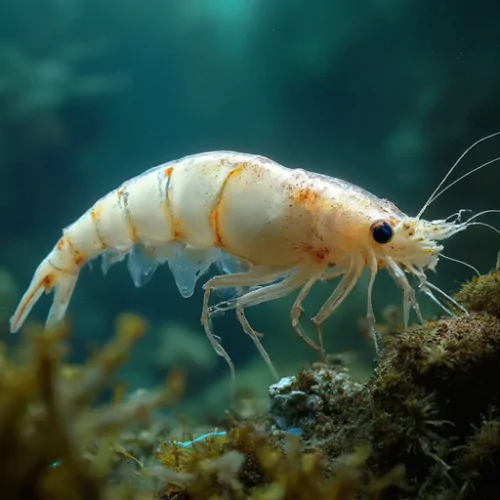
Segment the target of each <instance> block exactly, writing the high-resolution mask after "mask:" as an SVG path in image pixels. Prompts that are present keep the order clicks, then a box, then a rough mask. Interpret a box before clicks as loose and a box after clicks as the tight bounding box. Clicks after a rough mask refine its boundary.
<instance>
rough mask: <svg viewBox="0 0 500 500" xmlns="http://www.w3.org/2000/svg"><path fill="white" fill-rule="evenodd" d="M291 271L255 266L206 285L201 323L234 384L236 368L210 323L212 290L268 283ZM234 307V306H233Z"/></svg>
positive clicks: (210, 280) (214, 278) (210, 281)
mask: <svg viewBox="0 0 500 500" xmlns="http://www.w3.org/2000/svg"><path fill="white" fill-rule="evenodd" d="M288 272H289V271H287V270H283V269H279V270H276V269H274V268H269V267H259V268H253V269H251V270H250V271H248V272H246V273H235V274H230V275H226V276H214V277H213V278H211V279H209V280H208V281H207V282H206V283H205V284H204V285H203V288H204V289H205V293H204V295H203V310H202V314H201V324H202V325H203V328H204V330H205V334H206V335H207V337H208V340H209V342H210V344H212V347H213V348H214V350H215V352H216V353H217V354H218V355H219V356H221V357H222V358H224V360H225V361H226V363H227V364H228V366H229V369H230V371H231V381H232V383H233V384H234V380H235V369H234V364H233V362H232V360H231V357H230V356H229V354H228V353H227V351H226V350H225V349H224V348H223V347H222V345H221V343H220V337H217V336H216V335H214V334H213V333H212V328H211V324H210V314H211V311H210V310H209V306H208V304H209V301H210V295H211V292H212V291H213V290H214V289H217V288H226V287H235V286H236V287H237V286H252V285H262V284H266V283H271V282H273V281H275V280H276V279H278V278H280V277H282V276H283V275H284V274H285V273H288ZM232 308H234V306H233V307H232Z"/></svg>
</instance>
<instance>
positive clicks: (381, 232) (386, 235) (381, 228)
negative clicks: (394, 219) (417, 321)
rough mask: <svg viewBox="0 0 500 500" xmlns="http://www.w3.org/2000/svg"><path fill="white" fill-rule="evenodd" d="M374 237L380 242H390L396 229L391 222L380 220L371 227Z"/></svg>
mask: <svg viewBox="0 0 500 500" xmlns="http://www.w3.org/2000/svg"><path fill="white" fill-rule="evenodd" d="M370 229H371V232H372V237H373V239H374V240H375V241H376V242H377V243H380V244H382V245H383V244H384V243H389V241H391V239H392V236H393V234H394V231H393V230H392V227H391V225H390V224H389V223H387V222H385V221H379V222H375V223H374V224H372V227H371V228H370Z"/></svg>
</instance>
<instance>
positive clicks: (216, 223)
mask: <svg viewBox="0 0 500 500" xmlns="http://www.w3.org/2000/svg"><path fill="white" fill-rule="evenodd" d="M246 166H247V163H240V164H239V165H238V166H237V167H236V168H235V169H234V170H231V172H229V173H228V174H227V176H226V178H225V179H224V182H223V183H222V185H221V187H220V190H219V195H218V196H217V199H216V200H215V205H214V207H213V208H212V210H211V212H210V225H211V226H212V230H213V233H214V242H213V245H214V247H221V248H222V247H224V241H223V238H222V229H221V227H220V220H219V219H220V208H221V203H222V197H223V196H224V190H225V189H226V186H227V183H228V182H229V179H231V178H232V177H233V176H235V175H239V174H241V172H242V171H243V169H244V168H245V167H246Z"/></svg>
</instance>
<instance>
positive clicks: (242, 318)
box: [236, 306, 279, 381]
mask: <svg viewBox="0 0 500 500" xmlns="http://www.w3.org/2000/svg"><path fill="white" fill-rule="evenodd" d="M236 316H237V318H238V321H239V322H240V325H241V326H242V328H243V331H244V332H245V333H246V334H247V335H248V336H249V337H250V338H251V339H252V340H253V343H254V344H255V346H256V347H257V349H258V351H259V352H260V355H261V356H262V358H263V359H264V361H265V362H266V365H267V367H268V368H269V371H270V372H271V375H272V376H273V377H274V379H275V380H276V381H278V380H279V376H278V372H277V371H276V368H275V367H274V365H273V362H272V361H271V358H270V357H269V354H268V353H267V351H266V350H265V349H264V346H263V345H262V343H261V341H260V339H259V337H262V334H261V333H258V332H256V331H255V330H254V329H253V328H252V326H251V325H250V323H249V322H248V319H247V317H246V315H245V310H244V308H243V307H241V306H237V307H236Z"/></svg>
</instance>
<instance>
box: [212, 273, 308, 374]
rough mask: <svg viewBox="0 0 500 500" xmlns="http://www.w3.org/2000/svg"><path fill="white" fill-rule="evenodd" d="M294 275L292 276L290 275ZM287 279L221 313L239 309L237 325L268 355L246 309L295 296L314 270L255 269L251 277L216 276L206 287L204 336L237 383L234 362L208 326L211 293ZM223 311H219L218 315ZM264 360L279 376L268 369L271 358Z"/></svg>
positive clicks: (228, 305) (237, 275) (225, 307)
mask: <svg viewBox="0 0 500 500" xmlns="http://www.w3.org/2000/svg"><path fill="white" fill-rule="evenodd" d="M290 273H292V274H290ZM286 275H288V276H287V277H286V278H285V279H284V280H283V281H281V282H279V283H274V284H271V285H268V286H265V287H262V288H259V289H257V290H253V291H251V292H248V293H246V294H245V295H243V296H241V297H239V298H237V299H235V300H234V301H229V302H226V303H224V306H223V309H222V310H229V309H234V308H236V309H237V310H238V309H239V310H240V312H239V313H238V312H237V317H238V321H239V322H240V324H241V326H242V328H243V330H244V331H245V333H247V335H249V336H250V337H251V338H252V340H253V341H254V343H255V344H256V345H257V348H258V349H259V351H260V352H261V354H262V353H263V352H265V350H264V347H263V346H262V344H261V343H260V340H259V334H258V333H257V332H256V331H255V330H254V329H253V328H252V327H251V326H250V324H249V322H248V320H247V319H246V317H245V315H244V314H243V313H242V311H243V310H244V309H245V308H246V307H250V306H254V305H257V304H260V303H262V302H268V301H270V300H274V299H278V298H280V297H284V296H285V295H288V294H289V293H291V292H293V291H294V290H296V289H297V288H299V287H300V286H301V285H302V284H304V282H305V281H307V279H308V278H310V277H311V270H310V269H309V268H305V269H297V268H296V271H295V272H294V269H293V268H292V269H285V270H283V269H281V270H278V271H276V270H275V269H272V268H271V269H270V268H254V269H253V270H251V271H250V272H248V273H237V274H232V275H229V276H215V277H214V278H212V279H210V280H209V281H207V283H206V284H205V295H204V301H203V313H202V324H203V326H204V328H205V333H206V334H207V336H208V338H209V340H210V342H211V344H212V346H213V347H214V349H215V350H216V352H217V353H218V354H219V355H220V356H222V357H223V358H224V359H225V360H226V362H227V363H228V365H229V367H230V369H231V377H232V379H234V365H233V363H232V361H231V358H230V357H229V355H228V354H227V352H226V351H225V350H224V349H223V348H222V346H221V345H220V341H219V339H218V338H217V337H215V336H214V335H213V333H212V332H211V329H210V323H209V315H210V311H209V309H208V301H209V298H210V292H211V290H214V289H217V288H223V287H227V286H249V285H263V284H266V283H272V282H273V281H275V280H276V279H279V278H280V277H283V276H286ZM218 310H221V309H216V311H218ZM263 357H264V360H265V361H266V364H267V365H268V366H269V367H270V370H271V373H273V375H274V374H275V373H276V371H275V370H274V368H272V364H271V365H269V361H270V360H269V357H268V356H267V353H266V355H264V354H263Z"/></svg>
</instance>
